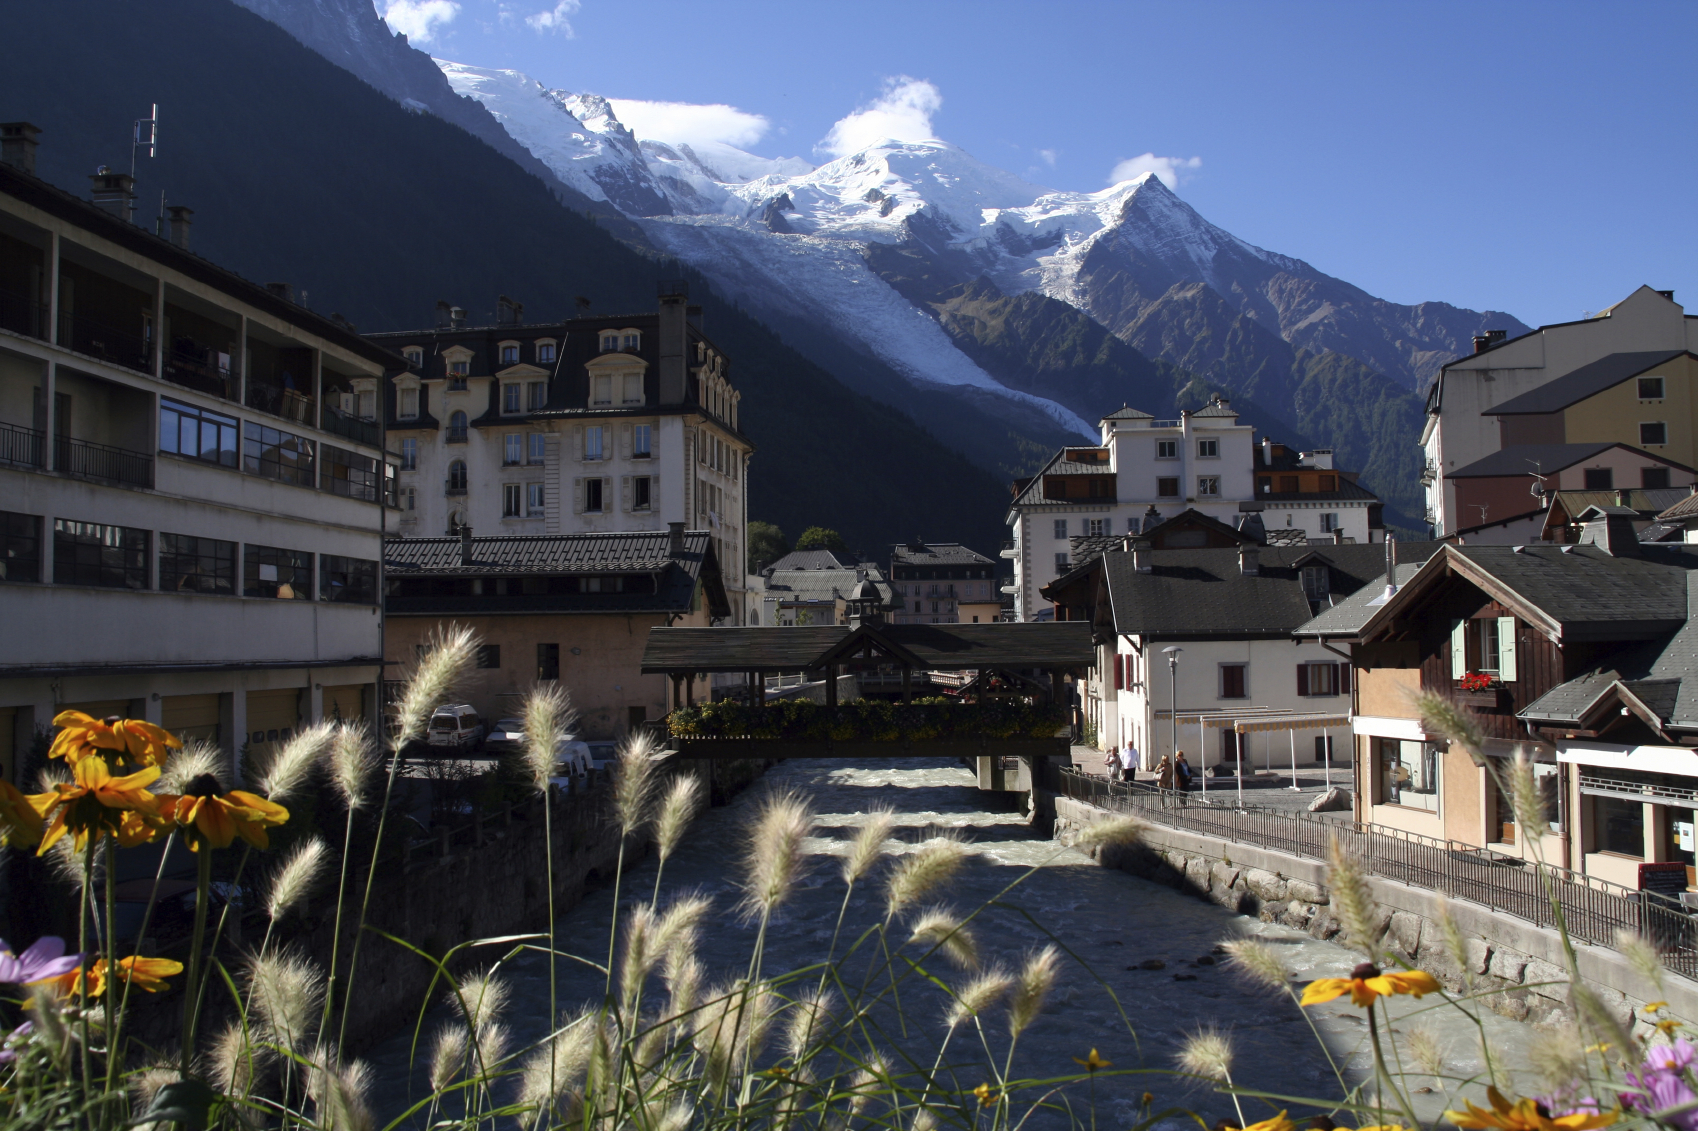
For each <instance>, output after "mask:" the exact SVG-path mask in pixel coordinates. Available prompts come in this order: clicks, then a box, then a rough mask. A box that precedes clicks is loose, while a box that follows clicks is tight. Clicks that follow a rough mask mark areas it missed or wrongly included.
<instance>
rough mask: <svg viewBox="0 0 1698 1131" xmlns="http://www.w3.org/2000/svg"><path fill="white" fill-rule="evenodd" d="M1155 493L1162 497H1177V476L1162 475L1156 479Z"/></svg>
mask: <svg viewBox="0 0 1698 1131" xmlns="http://www.w3.org/2000/svg"><path fill="white" fill-rule="evenodd" d="M1156 495H1157V496H1159V497H1160V498H1163V499H1176V498H1178V497H1179V477H1178V476H1176V475H1175V476H1163V477H1161V478H1160V479H1157V480H1156Z"/></svg>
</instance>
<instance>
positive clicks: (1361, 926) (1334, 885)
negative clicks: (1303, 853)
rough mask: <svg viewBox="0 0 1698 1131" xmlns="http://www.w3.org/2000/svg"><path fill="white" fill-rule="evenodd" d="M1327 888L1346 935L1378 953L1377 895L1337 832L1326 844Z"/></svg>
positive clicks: (1367, 949)
mask: <svg viewBox="0 0 1698 1131" xmlns="http://www.w3.org/2000/svg"><path fill="white" fill-rule="evenodd" d="M1327 888H1328V890H1329V891H1331V892H1332V909H1333V913H1334V914H1336V915H1337V916H1338V921H1339V922H1340V923H1342V924H1343V925H1344V933H1345V936H1346V937H1347V938H1348V939H1349V940H1350V942H1351V943H1353V944H1354V945H1356V946H1359V947H1361V948H1362V949H1363V950H1365V951H1367V952H1368V954H1369V955H1370V956H1371V955H1373V954H1374V953H1376V951H1377V950H1378V947H1377V946H1376V945H1375V944H1376V942H1377V940H1376V939H1375V936H1374V920H1375V916H1376V913H1377V908H1376V906H1375V904H1374V897H1373V896H1372V895H1371V894H1370V893H1369V891H1368V879H1367V877H1366V876H1365V875H1363V874H1362V865H1361V864H1360V863H1359V862H1358V861H1357V860H1356V858H1355V857H1354V856H1352V855H1351V854H1350V853H1349V852H1348V851H1346V850H1345V847H1344V841H1343V840H1342V839H1341V838H1339V837H1337V836H1334V837H1333V838H1332V840H1331V841H1330V842H1329V843H1328V845H1327Z"/></svg>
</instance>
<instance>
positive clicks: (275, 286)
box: [265, 283, 295, 302]
mask: <svg viewBox="0 0 1698 1131" xmlns="http://www.w3.org/2000/svg"><path fill="white" fill-rule="evenodd" d="M265 289H266V290H268V291H270V292H271V293H272V294H273V295H275V296H276V297H277V298H280V299H282V300H283V301H284V302H294V301H295V288H294V287H292V286H290V285H289V284H288V283H267V284H265Z"/></svg>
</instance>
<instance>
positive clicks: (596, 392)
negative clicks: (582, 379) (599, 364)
mask: <svg viewBox="0 0 1698 1131" xmlns="http://www.w3.org/2000/svg"><path fill="white" fill-rule="evenodd" d="M590 385H591V390H590V404H592V405H603V404H612V403H613V378H612V377H611V376H607V375H603V376H600V377H596V378H594V379H592V380H591V382H590Z"/></svg>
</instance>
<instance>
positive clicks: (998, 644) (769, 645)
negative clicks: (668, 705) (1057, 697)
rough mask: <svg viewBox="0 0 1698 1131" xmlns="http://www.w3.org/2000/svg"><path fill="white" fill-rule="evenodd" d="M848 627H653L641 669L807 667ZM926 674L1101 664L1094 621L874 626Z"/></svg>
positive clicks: (785, 669)
mask: <svg viewBox="0 0 1698 1131" xmlns="http://www.w3.org/2000/svg"><path fill="white" fill-rule="evenodd" d="M855 631H865V630H856V629H851V628H849V627H848V626H847V625H818V626H808V627H798V628H651V629H650V630H649V640H648V646H647V648H646V649H645V650H644V651H643V666H642V670H643V671H644V672H645V673H650V672H685V671H693V672H716V671H805V670H807V669H809V668H811V667H813V666H814V665H815V662H816V661H817V660H818V659H819V658H820V657H821V656H823V655H824V654H825V653H826V652H827V651H829V650H831V649H832V648H833V647H835V646H836V645H838V644H840V643H842V642H843V640H844V638H845V637H847V636H848V635H849V634H850V633H851V632H855ZM873 631H874V632H876V634H877V635H879V636H882V637H883V638H885V639H887V640H889V641H890V642H891V643H893V644H895V645H897V646H898V647H900V648H902V649H904V650H906V651H907V652H909V653H910V654H911V655H913V656H914V657H915V658H916V659H917V660H918V661H919V662H920V665H921V669H920V670H926V671H959V670H962V669H969V668H1016V669H1021V668H1085V667H1090V666H1091V665H1092V664H1094V663H1095V662H1096V649H1095V647H1094V646H1093V645H1092V643H1091V626H1090V625H1088V624H1086V623H1085V622H1084V621H1061V622H1053V621H1052V622H1049V623H1043V624H1031V623H1027V624H1006V623H1000V622H999V623H996V624H887V625H882V626H880V627H878V628H877V629H875V630H873Z"/></svg>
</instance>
